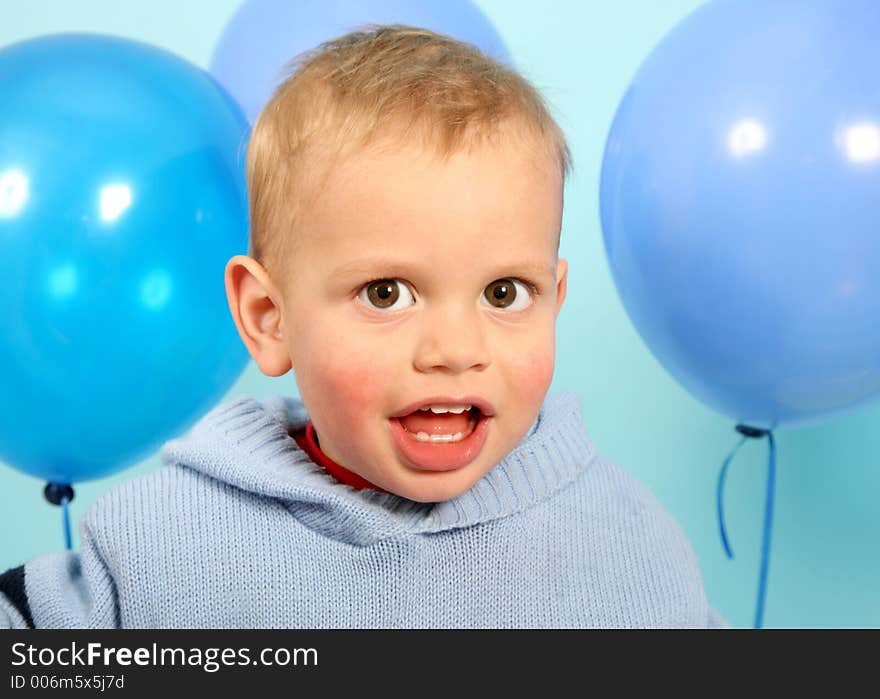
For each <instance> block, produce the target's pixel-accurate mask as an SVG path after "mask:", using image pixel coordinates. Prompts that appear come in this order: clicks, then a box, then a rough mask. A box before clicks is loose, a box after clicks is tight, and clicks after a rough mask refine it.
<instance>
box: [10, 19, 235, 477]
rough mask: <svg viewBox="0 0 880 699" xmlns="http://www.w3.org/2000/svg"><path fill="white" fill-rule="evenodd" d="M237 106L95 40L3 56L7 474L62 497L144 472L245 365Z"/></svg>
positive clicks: (175, 61)
mask: <svg viewBox="0 0 880 699" xmlns="http://www.w3.org/2000/svg"><path fill="white" fill-rule="evenodd" d="M247 129H248V126H247V121H246V119H245V117H244V115H243V114H242V113H241V110H240V108H239V107H238V106H237V105H236V103H235V102H234V101H233V100H232V98H231V97H230V96H229V95H227V94H226V93H225V92H224V90H223V88H222V87H220V85H219V84H218V83H217V82H216V80H214V78H212V77H211V76H210V75H209V74H208V73H206V72H205V71H203V70H200V69H199V68H197V67H195V66H193V65H191V64H189V63H188V62H186V61H184V60H183V59H181V58H178V57H177V56H175V55H173V54H170V53H168V52H166V51H164V50H161V49H158V48H155V47H152V46H149V45H147V44H142V43H139V42H134V41H129V40H126V39H119V38H112V37H107V36H96V35H79V34H65V35H54V36H47V37H41V38H37V39H33V40H29V41H24V42H21V43H17V44H13V45H11V46H8V47H6V48H4V49H2V50H0V279H2V284H3V291H2V294H0V313H2V318H3V322H2V323H0V458H2V459H3V460H4V461H6V462H7V463H8V464H9V465H11V466H13V467H15V468H18V469H20V470H22V471H24V472H26V473H30V474H33V475H35V476H39V477H40V478H44V479H46V480H49V481H55V482H62V483H70V482H75V481H83V480H87V479H92V478H97V477H100V476H104V475H106V474H109V473H110V472H112V471H115V470H117V469H120V468H122V467H123V466H126V465H129V464H131V463H132V462H134V461H136V460H138V459H140V458H142V457H144V456H146V455H147V454H148V453H149V452H150V451H151V450H153V448H154V447H155V446H156V445H158V444H159V443H161V441H163V440H164V439H165V438H167V437H169V436H173V435H174V434H175V433H178V432H179V431H182V430H183V429H185V428H187V427H188V426H189V425H190V424H191V423H192V422H194V421H195V419H197V418H198V417H199V415H201V414H203V413H204V412H205V411H206V410H207V409H209V408H210V407H211V406H212V404H214V403H215V402H216V401H217V400H218V399H219V398H220V397H222V395H223V394H224V393H225V391H226V390H227V389H228V388H229V386H230V385H231V384H232V382H233V381H234V380H235V379H236V377H237V376H238V375H239V374H240V373H241V371H242V369H243V368H244V366H245V364H246V361H247V353H246V351H245V350H244V348H243V346H242V344H241V342H240V340H239V338H238V335H237V332H236V330H235V326H234V324H233V322H232V320H231V318H230V316H229V311H228V308H227V305H226V295H225V289H224V282H223V272H224V267H225V263H226V261H227V260H228V258H229V257H230V256H232V255H235V254H238V253H242V252H246V250H247V225H248V223H247V198H246V188H245V182H244V170H243V162H242V160H241V157H240V152H239V151H240V149H241V147H242V145H243V143H244V141H245V139H246V137H247Z"/></svg>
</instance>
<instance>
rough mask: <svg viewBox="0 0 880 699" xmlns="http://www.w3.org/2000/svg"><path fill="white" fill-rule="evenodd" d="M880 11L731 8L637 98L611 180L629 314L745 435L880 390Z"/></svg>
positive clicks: (847, 2) (677, 48)
mask: <svg viewBox="0 0 880 699" xmlns="http://www.w3.org/2000/svg"><path fill="white" fill-rule="evenodd" d="M878 66H880V3H877V2H876V0H774V1H773V2H767V0H723V1H718V2H710V3H708V4H707V5H705V6H703V7H701V8H700V9H699V10H697V11H696V12H694V13H693V14H692V15H691V16H689V17H688V18H686V19H685V20H684V21H683V22H682V23H681V24H680V25H678V26H677V27H676V28H675V29H674V30H673V31H672V32H671V33H670V34H669V35H667V36H666V37H665V39H664V40H663V41H662V42H661V43H660V44H659V45H658V46H657V48H656V49H655V50H654V51H653V53H651V55H650V56H649V57H648V58H647V60H646V61H645V62H644V64H643V65H642V66H641V68H640V69H639V71H638V73H637V75H636V76H635V78H634V80H633V82H632V85H631V86H630V88H629V90H628V91H627V92H626V94H625V96H624V98H623V101H622V102H621V104H620V106H619V108H618V111H617V115H616V117H615V119H614V123H613V126H612V128H611V132H610V134H609V136H608V141H607V144H606V150H605V156H604V161H603V165H602V177H601V217H602V229H603V234H604V242H605V248H606V252H607V255H608V260H609V263H610V266H611V270H612V273H613V276H614V280H615V283H616V285H617V288H618V290H619V293H620V296H621V298H622V300H623V303H624V306H625V307H626V310H627V312H628V313H629V315H630V318H631V319H632V321H633V323H634V324H635V326H636V328H637V330H638V332H639V333H640V334H641V337H642V338H643V339H644V341H645V342H646V344H647V345H648V347H649V348H650V349H651V351H652V352H653V354H654V355H655V356H656V357H657V359H658V360H659V361H660V362H661V363H662V364H663V365H664V366H665V367H666V369H667V370H668V371H669V372H670V373H671V374H672V375H673V376H674V377H675V378H676V379H677V380H678V381H679V382H680V383H681V384H682V385H683V386H684V387H685V388H686V389H687V390H688V391H690V392H691V393H692V394H693V395H694V396H696V397H697V398H699V399H700V400H702V401H704V402H705V403H706V404H707V405H709V406H711V407H713V408H715V409H717V410H718V411H720V412H722V413H724V414H726V415H728V416H730V417H732V418H734V419H735V420H737V421H739V422H744V423H747V424H749V425H753V426H757V427H764V428H772V427H775V426H778V425H781V424H788V425H795V424H799V425H803V424H808V423H815V422H818V421H820V420H822V419H826V418H827V417H829V416H831V415H834V414H842V413H843V412H847V411H850V410H853V409H855V408H857V407H859V406H862V405H865V404H866V403H868V402H870V401H872V400H875V399H876V398H877V396H878V394H880V72H878Z"/></svg>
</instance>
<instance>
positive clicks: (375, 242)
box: [300, 136, 563, 269]
mask: <svg viewBox="0 0 880 699" xmlns="http://www.w3.org/2000/svg"><path fill="white" fill-rule="evenodd" d="M562 191H563V182H562V174H561V171H560V169H559V166H558V164H557V163H556V162H555V159H554V158H553V156H552V155H551V153H550V152H549V150H548V149H547V148H545V147H544V146H543V144H540V143H537V142H536V141H535V140H534V139H531V140H530V139H528V138H527V137H518V136H513V137H505V138H500V139H495V140H493V141H491V142H490V141H483V142H480V143H475V144H472V145H470V146H469V147H467V148H462V149H460V150H458V151H456V152H454V153H452V154H451V155H449V156H448V157H445V158H444V157H443V156H441V155H439V154H438V153H437V151H436V149H432V148H426V147H425V146H423V145H422V144H420V143H418V142H413V141H408V142H403V143H401V142H399V141H398V142H392V141H384V142H378V143H376V144H372V145H371V146H369V147H367V148H365V149H362V150H360V151H357V152H355V153H353V154H349V155H347V156H346V157H344V158H342V159H340V160H339V161H338V162H337V163H336V164H335V165H334V166H332V168H331V169H330V170H329V171H328V174H327V176H326V178H325V180H324V182H323V185H322V187H321V190H320V192H319V193H318V194H317V196H316V197H315V198H314V199H313V200H312V203H311V205H310V206H309V207H308V209H307V210H306V211H304V212H303V216H302V218H301V228H300V230H301V232H302V234H303V239H302V241H301V242H302V244H303V248H302V252H303V254H304V255H305V256H306V257H307V258H308V259H309V260H310V262H312V263H315V262H317V261H332V262H334V263H336V266H337V267H340V268H346V269H349V268H353V267H356V266H357V264H358V262H359V260H361V259H364V258H367V257H370V258H376V257H383V258H394V257H404V258H413V257H418V258H425V257H428V258H431V259H433V261H434V262H435V263H436V264H437V265H442V264H460V262H461V260H463V259H466V260H470V261H471V262H473V263H476V262H479V261H481V260H483V261H496V262H504V261H505V259H506V258H510V259H511V261H517V262H521V261H522V260H523V258H524V256H528V257H529V258H530V260H532V261H534V263H535V264H536V265H538V264H540V265H541V266H544V267H546V266H548V263H549V262H550V261H551V260H552V261H554V262H555V255H556V247H557V236H558V233H559V227H560V225H561V216H562Z"/></svg>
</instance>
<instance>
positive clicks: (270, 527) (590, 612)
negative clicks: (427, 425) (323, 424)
mask: <svg viewBox="0 0 880 699" xmlns="http://www.w3.org/2000/svg"><path fill="white" fill-rule="evenodd" d="M307 420H308V416H307V414H306V412H305V409H304V406H303V404H302V403H301V402H299V401H298V400H294V399H292V398H286V397H282V396H275V397H273V398H269V399H267V400H265V401H263V402H259V401H256V400H254V399H252V398H239V399H236V400H231V401H228V402H226V403H223V404H221V405H219V406H218V407H216V408H215V409H214V410H212V411H211V412H210V413H208V414H207V415H206V416H205V417H204V418H203V419H202V420H201V421H200V422H199V423H198V424H197V425H196V426H195V427H193V429H192V430H191V431H190V432H189V433H188V434H187V435H186V436H184V437H182V438H179V439H174V440H171V441H169V442H168V443H166V444H165V445H164V447H163V448H162V458H163V464H164V465H163V467H162V468H160V469H158V470H156V471H154V472H152V473H150V474H148V475H146V476H143V477H140V478H137V479H134V480H131V481H129V482H127V483H125V484H123V485H122V486H119V487H117V488H115V489H113V490H111V491H110V492H108V493H106V494H104V495H102V496H101V497H100V498H98V499H97V500H96V501H95V502H94V503H93V504H92V506H91V507H90V508H89V510H88V511H87V513H86V514H85V515H84V517H83V519H82V521H81V523H80V535H81V543H82V552H81V553H80V554H74V553H70V552H64V553H57V554H51V555H47V556H41V557H39V558H36V559H34V560H32V561H30V562H29V563H27V564H26V565H25V566H24V571H23V573H24V575H23V589H22V590H20V592H21V594H20V595H19V599H18V601H17V602H16V601H15V599H14V597H13V596H12V595H10V596H9V597H4V596H0V626H17V627H22V626H25V625H26V622H27V621H29V620H31V619H32V621H33V623H34V625H35V626H37V627H154V628H164V627H187V628H205V627H209V628H225V627H276V628H277V627H288V628H424V627H440V628H453V627H467V628H485V627H488V628H500V627H521V628H522V627H525V628H543V627H697V628H701V627H702V628H705V627H716V626H724V625H725V622H724V621H723V619H721V618H720V617H719V616H718V614H717V613H716V612H715V611H714V610H713V608H712V607H711V606H710V605H709V604H708V603H707V600H706V596H705V594H704V591H703V585H702V582H701V579H700V573H699V570H698V568H697V565H696V561H695V559H694V555H693V553H692V551H691V548H690V546H689V544H688V541H687V539H686V537H685V536H684V533H683V531H682V529H681V527H680V526H679V525H678V524H677V523H676V522H675V521H674V520H673V519H672V518H671V517H670V516H669V515H668V514H667V513H666V512H664V510H663V509H662V507H661V506H660V505H659V503H658V502H657V500H656V499H655V498H654V497H653V496H652V495H651V494H650V493H649V492H648V491H647V490H646V489H645V488H644V487H643V486H642V485H640V484H639V483H638V482H637V481H636V480H635V479H634V478H633V477H632V476H631V475H629V474H628V473H627V472H626V471H624V470H622V469H621V468H619V467H618V466H616V465H614V464H612V463H609V462H608V461H606V460H604V459H603V458H602V457H601V456H599V455H598V454H597V453H596V451H595V449H594V447H593V445H592V444H591V442H590V440H589V438H588V437H587V434H586V432H585V430H584V426H583V420H582V417H581V411H580V400H579V398H578V397H577V395H576V394H570V393H561V394H549V395H548V397H547V399H546V400H545V403H544V405H543V406H542V408H541V411H540V413H539V415H538V418H537V419H536V420H535V423H534V424H533V425H532V427H531V429H530V430H529V432H528V434H527V435H526V436H525V437H524V438H523V439H522V440H521V442H520V443H519V445H518V446H517V447H516V448H515V449H514V450H513V451H512V452H511V453H510V454H508V455H507V456H506V457H505V458H504V460H502V461H501V462H500V463H499V464H498V465H497V466H496V467H495V468H494V469H492V470H491V471H490V472H489V473H488V474H487V475H486V476H484V477H483V479H482V480H480V481H479V482H478V483H476V484H475V485H474V486H473V487H472V488H471V489H470V490H469V491H467V492H465V493H463V494H462V495H460V496H458V497H457V498H455V499H453V500H449V501H446V502H440V503H418V502H413V501H410V500H407V499H404V498H401V497H398V496H396V495H392V494H388V493H380V492H376V491H373V490H369V489H367V490H361V491H357V490H354V489H353V488H351V487H349V486H347V485H343V484H340V483H338V482H337V481H335V480H334V479H333V478H332V477H331V476H329V475H328V474H327V473H325V472H324V471H323V469H321V467H319V466H317V465H315V464H314V463H312V462H311V461H310V460H309V459H308V457H307V456H306V454H305V452H303V451H302V450H301V449H300V448H299V447H298V446H297V444H296V442H295V441H294V439H293V438H292V437H291V436H290V434H291V433H292V431H293V430H296V429H298V428H299V427H301V426H303V425H304V424H305V423H306V421H307ZM16 570H18V569H16ZM20 578H21V576H20V575H19V576H18V579H20ZM9 580H10V578H9V577H8V576H7V583H8V581H9ZM6 589H7V593H8V587H7V588H6ZM25 593H26V595H25ZM25 596H26V604H23V603H22V598H23V597H25Z"/></svg>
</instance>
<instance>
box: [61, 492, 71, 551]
mask: <svg viewBox="0 0 880 699" xmlns="http://www.w3.org/2000/svg"><path fill="white" fill-rule="evenodd" d="M68 502H69V500H68V499H67V498H66V497H62V498H61V509H62V511H61V522H62V525H63V526H64V544H65V545H66V546H67V550H68V551H70V550H71V549H72V548H73V547H72V545H71V539H70V509H69V508H68V506H67V503H68Z"/></svg>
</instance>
